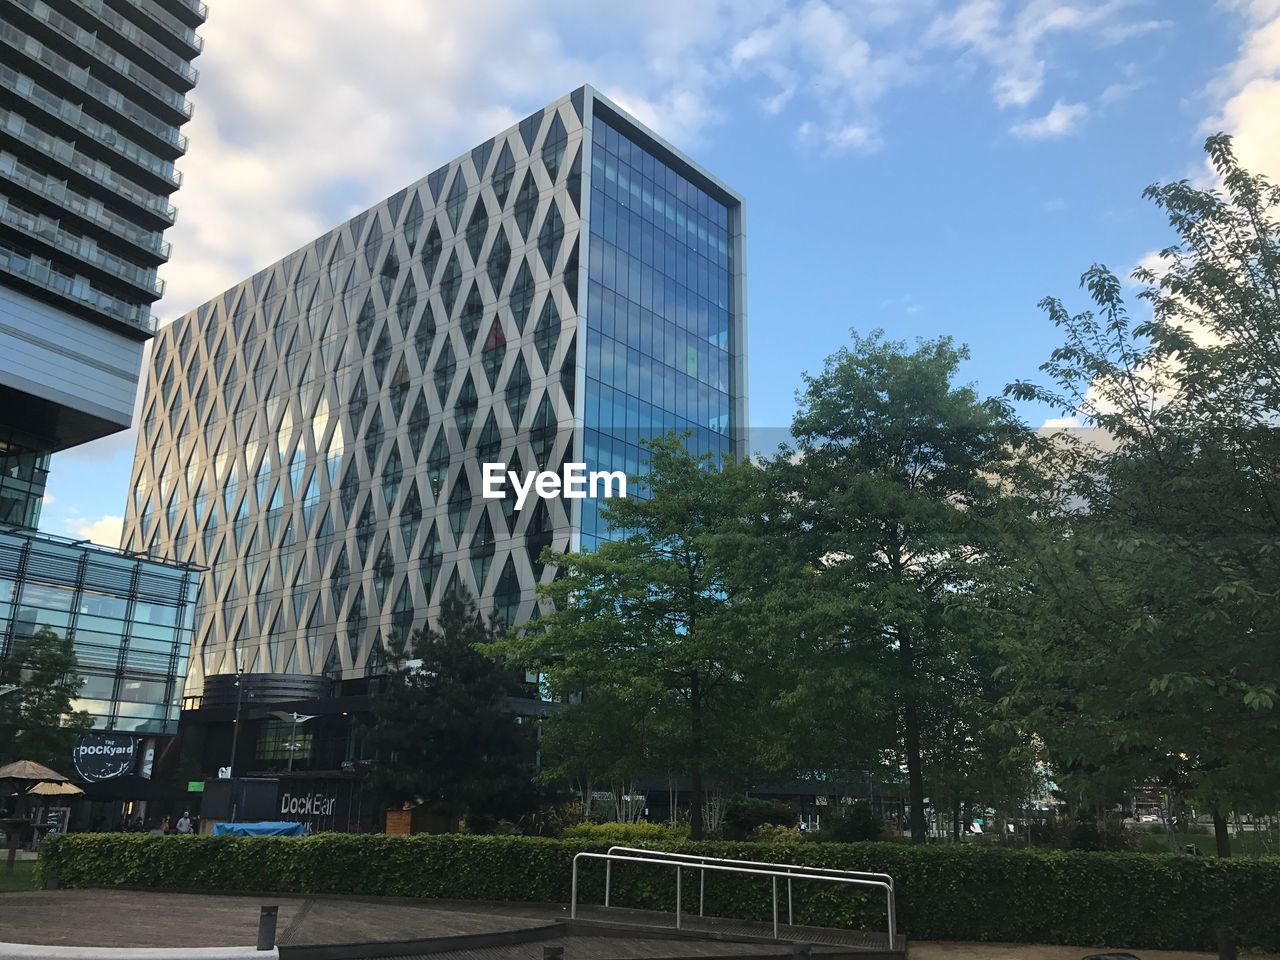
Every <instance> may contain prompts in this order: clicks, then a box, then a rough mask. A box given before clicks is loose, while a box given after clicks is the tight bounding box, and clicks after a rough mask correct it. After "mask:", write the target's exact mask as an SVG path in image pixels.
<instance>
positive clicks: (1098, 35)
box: [925, 0, 1168, 108]
mask: <svg viewBox="0 0 1280 960" xmlns="http://www.w3.org/2000/svg"><path fill="white" fill-rule="evenodd" d="M1131 6H1132V4H1131V3H1129V2H1127V0H1094V2H1090V3H1075V4H1071V3H1063V2H1060V0H1030V2H1028V3H1025V4H1023V5H1022V6H1021V7H1020V8H1018V9H1017V11H1016V12H1011V13H1010V14H1009V15H1008V16H1007V17H1006V15H1005V5H1004V4H1003V3H1002V2H1000V0H968V2H967V3H964V4H962V5H961V6H959V7H958V8H956V9H955V10H954V11H952V12H951V13H948V14H940V15H938V16H937V17H936V18H935V19H934V21H933V23H932V24H931V25H930V27H929V30H928V32H927V33H926V35H925V39H926V41H927V42H928V43H930V44H932V45H935V46H941V47H949V48H953V49H957V50H960V51H962V52H963V53H965V54H967V55H969V56H971V57H973V58H976V59H977V60H978V61H980V62H982V63H984V64H986V65H987V66H988V67H989V68H990V69H991V70H993V71H994V77H993V79H992V81H991V91H992V96H993V98H994V99H995V102H996V105H997V106H999V107H1001V108H1005V107H1025V106H1027V105H1028V104H1030V103H1031V102H1032V101H1033V100H1035V99H1036V97H1037V96H1039V95H1040V92H1041V91H1042V89H1043V88H1044V85H1045V78H1046V76H1047V75H1048V71H1049V67H1050V65H1051V53H1050V51H1049V50H1048V49H1047V48H1048V47H1049V46H1050V42H1051V41H1052V40H1053V39H1054V38H1055V36H1058V35H1065V34H1083V35H1085V36H1086V37H1088V38H1090V39H1092V40H1093V41H1094V42H1096V43H1098V44H1103V45H1113V44H1117V43H1122V42H1124V41H1125V40H1129V39H1132V38H1134V37H1140V36H1143V35H1145V34H1147V33H1150V32H1151V31H1153V30H1158V29H1161V28H1163V27H1165V26H1167V25H1168V24H1167V22H1166V21H1162V20H1150V19H1145V20H1131V19H1128V18H1127V11H1128V9H1129V7H1131Z"/></svg>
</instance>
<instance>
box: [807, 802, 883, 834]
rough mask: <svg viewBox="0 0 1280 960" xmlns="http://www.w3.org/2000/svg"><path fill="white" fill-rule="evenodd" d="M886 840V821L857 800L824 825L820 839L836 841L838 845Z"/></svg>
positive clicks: (868, 806)
mask: <svg viewBox="0 0 1280 960" xmlns="http://www.w3.org/2000/svg"><path fill="white" fill-rule="evenodd" d="M883 838H884V821H883V820H881V819H880V817H879V816H878V815H877V814H876V812H875V811H874V810H872V809H871V804H869V803H867V801H865V800H855V801H854V802H853V803H851V804H849V805H848V806H846V807H844V808H843V809H841V810H840V812H839V813H837V814H835V815H834V816H832V817H831V818H830V822H829V823H827V824H824V825H823V830H822V835H821V836H819V838H818V839H822V840H835V841H836V842H838V843H857V842H859V841H863V840H881V839H883Z"/></svg>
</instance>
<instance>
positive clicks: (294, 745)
mask: <svg viewBox="0 0 1280 960" xmlns="http://www.w3.org/2000/svg"><path fill="white" fill-rule="evenodd" d="M271 715H272V716H273V717H275V718H277V719H278V720H292V721H293V729H292V730H291V731H290V733H289V743H288V746H287V748H286V749H288V751H289V772H290V773H292V772H293V755H294V754H295V753H297V752H298V751H299V750H300V749H302V744H301V743H299V742H298V724H300V723H306V722H307V721H308V720H314V719H315V718H316V716H318V715H317V714H314V713H312V714H307V713H298V712H297V711H296V710H295V711H294V712H293V713H286V712H285V711H283V710H272V711H271Z"/></svg>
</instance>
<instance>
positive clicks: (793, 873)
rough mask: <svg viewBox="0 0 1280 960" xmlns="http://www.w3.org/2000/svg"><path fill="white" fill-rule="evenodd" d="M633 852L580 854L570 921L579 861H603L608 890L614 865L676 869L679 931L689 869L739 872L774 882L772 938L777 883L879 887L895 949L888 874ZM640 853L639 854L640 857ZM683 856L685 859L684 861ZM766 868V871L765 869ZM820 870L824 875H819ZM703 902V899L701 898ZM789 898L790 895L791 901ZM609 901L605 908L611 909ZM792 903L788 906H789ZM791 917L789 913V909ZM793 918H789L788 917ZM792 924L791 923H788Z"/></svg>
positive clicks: (574, 895) (574, 898)
mask: <svg viewBox="0 0 1280 960" xmlns="http://www.w3.org/2000/svg"><path fill="white" fill-rule="evenodd" d="M627 849H634V850H635V852H634V853H626V854H624V853H614V852H612V851H610V852H609V853H587V852H583V853H579V854H576V855H575V856H574V858H573V876H572V881H571V887H570V902H569V918H570V919H577V916H578V862H579V861H580V860H603V861H604V862H605V870H606V879H605V882H606V891H607V889H608V883H609V881H610V879H611V876H610V875H611V873H612V865H613V864H614V863H643V864H648V865H650V866H659V867H674V868H675V871H676V929H677V930H679V929H680V927H681V917H682V901H683V893H684V890H683V871H684V870H686V869H691V870H698V871H700V872H701V873H702V874H703V875H704V876H705V873H706V871H708V870H710V871H712V872H716V873H736V874H743V875H747V876H758V877H769V878H770V879H771V881H772V897H773V938H774V939H775V940H777V939H779V937H778V880H779V879H783V880H786V881H787V882H788V885H789V884H790V883H791V881H793V880H813V881H817V882H821V883H839V884H849V885H853V886H860V887H876V888H879V889H881V890H883V891H884V893H885V903H886V910H887V914H888V922H889V949H890V950H892V949H894V943H895V938H896V927H897V895H896V892H895V890H894V886H893V879H892V878H891V877H888V875H887V874H868V875H866V876H862V875H857V876H847V875H838V874H841V873H854V871H833V872H827V871H828V870H829V869H830V868H824V867H815V868H806V867H804V866H802V865H800V864H777V863H773V864H763V863H760V862H759V861H737V862H732V861H728V862H725V861H720V860H717V859H716V858H714V857H700V858H699V857H694V856H691V855H688V856H686V855H683V854H672V853H669V852H667V851H662V850H640V849H638V848H627ZM637 854H639V855H637ZM682 857H683V859H681V858H682ZM752 863H759V865H758V866H747V865H745V864H752ZM766 868H767V869H766ZM819 871H821V872H819ZM872 876H877V877H879V876H883V877H885V879H883V880H882V879H870V877H872ZM700 900H701V897H700ZM789 900H790V897H789V896H788V901H789ZM608 905H609V904H608V900H607V899H606V901H605V906H608ZM789 906H790V904H789V903H788V907H789ZM698 913H699V916H702V915H703V914H702V905H701V902H700V904H699V909H698ZM788 914H790V910H789V909H788ZM788 919H790V916H789V917H788ZM788 925H790V923H788Z"/></svg>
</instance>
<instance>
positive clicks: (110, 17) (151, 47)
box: [77, 0, 200, 90]
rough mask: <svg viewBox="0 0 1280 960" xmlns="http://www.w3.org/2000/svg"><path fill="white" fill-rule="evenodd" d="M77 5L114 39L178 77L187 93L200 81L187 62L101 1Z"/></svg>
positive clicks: (89, 0)
mask: <svg viewBox="0 0 1280 960" xmlns="http://www.w3.org/2000/svg"><path fill="white" fill-rule="evenodd" d="M77 5H78V6H79V7H80V8H81V9H83V10H87V11H88V12H90V13H92V14H93V15H94V16H96V17H97V18H98V19H99V20H100V21H102V23H103V24H104V25H105V26H106V27H107V28H108V29H110V30H111V31H112V32H113V33H115V34H116V36H118V37H120V38H121V39H123V40H127V41H128V42H129V43H131V44H133V45H134V46H135V47H137V48H138V50H139V51H141V52H142V53H144V54H146V55H147V56H148V57H150V58H151V59H152V61H153V63H154V65H156V66H159V67H162V68H164V69H166V70H168V71H170V72H171V73H173V74H174V75H176V76H178V77H180V78H181V79H182V80H184V81H185V82H186V84H187V87H186V89H188V90H190V89H191V88H192V87H194V86H195V85H196V81H197V80H198V79H199V78H200V71H199V70H197V69H196V68H195V67H193V66H192V65H191V64H190V63H188V62H187V60H186V59H185V58H184V57H182V56H180V55H179V54H176V53H174V52H173V51H172V50H171V49H169V48H168V47H166V46H165V45H164V44H162V43H160V42H159V41H158V40H156V39H155V38H154V37H152V36H151V35H150V34H148V33H146V32H145V31H143V30H141V29H139V28H138V26H137V25H135V24H134V23H133V22H132V21H130V20H126V19H125V18H124V17H122V16H121V15H120V14H118V13H117V12H116V11H115V10H113V9H111V8H110V7H108V6H106V5H104V4H103V2H102V0H77Z"/></svg>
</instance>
